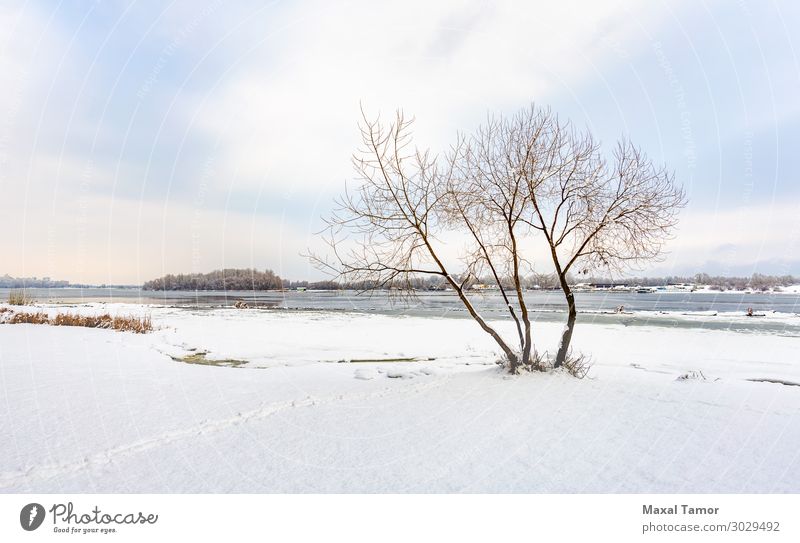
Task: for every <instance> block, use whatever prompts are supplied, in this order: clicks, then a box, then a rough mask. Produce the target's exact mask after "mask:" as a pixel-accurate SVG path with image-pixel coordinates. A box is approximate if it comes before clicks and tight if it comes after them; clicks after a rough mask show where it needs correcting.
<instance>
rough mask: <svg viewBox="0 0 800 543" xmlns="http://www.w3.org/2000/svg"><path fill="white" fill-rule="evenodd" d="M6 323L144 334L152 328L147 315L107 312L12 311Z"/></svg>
mask: <svg viewBox="0 0 800 543" xmlns="http://www.w3.org/2000/svg"><path fill="white" fill-rule="evenodd" d="M6 322H7V323H8V324H49V325H51V326H82V327H84V328H109V329H111V330H119V331H121V332H134V333H136V334H145V333H147V332H151V331H152V330H153V322H152V320H151V319H150V317H149V316H144V317H134V316H118V317H112V316H111V315H109V314H108V313H104V314H102V315H76V314H72V313H59V314H57V315H55V316H54V317H50V316H48V315H47V314H46V313H43V312H41V311H40V312H38V313H25V312H20V313H14V314H13V315H12V316H11V318H10V319H7V320H6Z"/></svg>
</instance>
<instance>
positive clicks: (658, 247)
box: [506, 107, 686, 367]
mask: <svg viewBox="0 0 800 543" xmlns="http://www.w3.org/2000/svg"><path fill="white" fill-rule="evenodd" d="M520 115H521V116H522V117H523V118H530V119H533V120H535V123H533V124H532V125H531V126H532V127H535V129H531V130H530V131H529V135H528V138H529V140H530V141H531V142H535V143H534V144H532V146H531V147H532V149H533V154H534V155H535V157H534V158H533V159H531V160H528V161H527V163H526V164H525V165H524V166H521V167H524V168H525V172H524V174H523V175H524V177H525V179H526V183H527V187H528V192H527V194H526V196H527V200H528V201H529V203H530V205H529V210H530V213H529V214H528V215H526V216H525V220H527V221H528V222H529V224H530V226H531V227H532V228H534V229H535V230H538V231H539V232H540V233H541V234H542V235H543V237H544V239H545V241H546V244H547V248H548V250H549V252H550V257H551V260H552V264H553V267H554V268H555V272H556V275H557V277H558V280H559V284H560V286H561V289H562V291H563V293H564V296H565V298H566V302H567V311H568V315H567V325H566V327H565V328H564V332H563V334H562V337H561V342H560V344H559V347H558V351H557V353H556V358H555V362H554V364H553V365H554V367H559V366H561V365H562V364H564V362H565V360H566V359H567V356H568V353H569V347H570V342H571V340H572V333H573V330H574V328H575V321H576V318H577V308H576V305H575V296H574V294H573V292H572V288H571V286H570V284H569V281H568V274H569V273H570V272H571V271H572V270H573V269H577V271H578V272H579V273H584V274H585V273H588V272H589V271H590V270H592V269H596V268H605V269H607V270H609V271H611V272H619V271H622V270H624V269H625V268H628V267H631V266H635V265H637V264H640V263H642V262H645V261H648V260H652V259H655V258H657V257H658V256H659V255H660V254H661V251H662V247H663V244H664V242H665V241H666V240H667V239H668V238H669V236H670V234H671V231H672V229H673V227H674V226H675V225H676V223H677V218H678V211H679V210H680V208H682V207H683V206H684V205H685V203H686V197H685V194H684V192H683V190H682V189H681V188H680V187H678V186H676V184H675V181H674V175H673V174H672V173H671V172H669V171H668V170H667V169H666V168H664V167H659V166H656V165H654V164H653V162H652V161H651V160H649V159H648V158H647V157H646V155H645V154H644V153H643V152H641V151H640V150H639V149H637V148H636V147H634V146H633V145H632V144H631V143H630V142H628V141H622V142H620V143H619V144H618V145H617V147H616V150H615V151H614V153H613V156H612V157H611V160H610V164H609V162H608V161H606V160H605V159H604V158H603V156H602V154H601V152H600V146H599V144H598V143H597V142H596V141H595V140H594V138H593V137H592V135H591V134H590V133H589V132H588V131H584V132H580V131H577V130H575V129H574V128H573V127H572V126H571V125H570V124H569V123H568V122H561V121H559V119H558V117H557V116H556V115H554V114H553V113H552V112H551V111H550V110H548V109H541V108H535V107H531V108H530V109H528V110H525V111H523V112H522V113H520ZM506 137H507V138H508V139H514V140H515V139H516V138H518V135H517V134H512V133H510V132H509V133H508V134H507V136H506Z"/></svg>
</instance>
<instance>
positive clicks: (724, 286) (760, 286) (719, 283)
mask: <svg viewBox="0 0 800 543" xmlns="http://www.w3.org/2000/svg"><path fill="white" fill-rule="evenodd" d="M580 282H581V283H603V284H609V283H615V284H620V285H630V286H636V285H641V286H645V287H654V286H660V285H677V284H686V283H693V284H696V285H707V286H709V287H711V289H713V290H719V291H726V290H744V289H748V288H750V289H753V290H770V289H775V288H780V287H788V286H790V285H797V284H800V277H796V276H793V275H764V274H761V273H754V274H753V275H750V276H746V277H725V276H722V275H709V274H707V273H698V274H695V275H692V276H678V275H668V276H665V277H636V278H627V279H615V280H614V279H609V278H604V277H589V278H582V279H580Z"/></svg>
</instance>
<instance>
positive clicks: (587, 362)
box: [564, 350, 592, 379]
mask: <svg viewBox="0 0 800 543" xmlns="http://www.w3.org/2000/svg"><path fill="white" fill-rule="evenodd" d="M564 369H565V370H567V372H568V373H569V374H570V375H572V376H573V377H577V378H578V379H583V378H584V377H586V374H587V373H589V370H590V369H592V359H591V358H589V357H588V356H586V355H585V354H583V353H578V354H573V352H572V351H571V350H570V351H569V353H568V354H567V359H566V360H564Z"/></svg>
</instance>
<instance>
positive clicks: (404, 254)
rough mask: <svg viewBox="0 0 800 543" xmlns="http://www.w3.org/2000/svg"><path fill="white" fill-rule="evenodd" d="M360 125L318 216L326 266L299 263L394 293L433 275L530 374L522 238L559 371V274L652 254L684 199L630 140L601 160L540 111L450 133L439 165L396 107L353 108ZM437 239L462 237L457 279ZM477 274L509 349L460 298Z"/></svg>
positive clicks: (563, 281) (572, 311) (613, 266)
mask: <svg viewBox="0 0 800 543" xmlns="http://www.w3.org/2000/svg"><path fill="white" fill-rule="evenodd" d="M362 118H363V123H362V125H361V136H362V142H363V148H362V149H360V150H359V151H358V152H357V153H356V154H355V155H354V157H353V164H354V167H355V169H356V172H357V173H358V176H359V179H358V186H357V187H356V189H355V190H354V191H346V192H345V195H344V197H343V198H342V199H341V200H340V201H339V202H338V208H337V210H336V211H335V212H334V214H333V215H332V217H331V218H330V219H328V221H327V226H328V228H327V232H328V236H327V238H326V239H327V241H328V244H329V245H330V248H331V251H332V254H333V258H332V260H327V259H322V258H319V257H313V256H312V258H313V259H314V261H315V262H316V264H317V265H318V267H321V268H324V269H327V270H328V271H330V272H332V274H333V275H335V276H336V277H338V278H341V279H344V280H348V281H351V282H360V283H363V284H365V285H367V288H370V289H382V288H390V289H393V290H394V292H396V293H400V294H401V295H409V294H413V287H412V282H413V280H414V279H415V278H417V277H419V276H424V275H431V276H440V277H442V278H444V280H445V281H446V282H447V283H448V284H449V285H450V287H451V288H452V289H453V290H454V291H455V292H456V294H457V295H458V297H459V299H460V300H461V302H462V303H463V304H464V306H465V307H466V309H467V311H468V312H469V314H470V315H471V316H472V317H473V319H475V321H477V323H478V324H479V325H480V327H481V328H482V329H483V330H484V331H485V332H487V333H488V334H489V335H490V336H491V337H492V338H493V339H494V340H495V341H496V342H497V344H498V345H499V346H500V348H501V349H502V351H503V353H504V354H505V357H506V359H507V361H508V365H509V368H510V370H511V371H512V372H516V371H517V369H518V368H519V367H520V366H523V367H527V368H529V369H541V368H542V359H541V357H540V356H539V355H538V354H537V353H536V351H535V350H534V349H533V341H532V330H531V321H530V316H529V310H528V306H527V303H526V301H525V297H524V288H523V269H531V263H530V262H529V260H526V259H525V258H524V257H523V255H522V245H523V244H522V241H523V240H525V239H527V238H531V237H533V238H540V239H543V240H544V242H545V246H546V248H547V250H548V252H549V256H550V260H551V261H552V265H553V267H554V268H555V273H556V277H557V279H558V283H559V285H560V287H561V289H562V291H563V292H564V296H565V298H566V301H567V308H568V316H567V326H566V327H565V329H564V333H563V335H562V338H561V343H560V345H559V348H558V351H557V354H556V358H555V361H554V364H553V365H554V366H555V367H559V366H561V365H563V364H564V363H565V361H566V360H567V356H568V353H569V346H570V342H571V340H572V333H573V330H574V326H575V321H576V317H577V308H576V305H575V297H574V294H573V292H572V289H571V287H570V280H569V277H570V274H571V273H574V270H575V269H577V270H578V271H579V272H583V273H588V271H589V270H590V269H593V268H599V267H602V268H606V269H609V270H611V271H615V270H616V271H618V270H621V269H624V268H626V267H628V266H632V265H635V264H637V263H640V262H643V261H646V260H650V259H653V258H656V257H657V256H658V255H659V254H660V252H661V248H662V245H663V242H664V241H665V240H666V239H667V237H668V236H669V234H670V232H671V230H672V228H673V227H674V226H675V224H676V221H677V212H678V210H679V209H680V208H681V207H682V206H683V205H684V204H685V196H684V193H683V191H682V190H681V189H680V188H678V187H676V185H675V183H674V177H673V175H672V174H671V173H670V172H668V171H667V170H666V169H664V168H658V167H656V166H654V165H653V163H652V162H651V161H650V160H649V159H647V157H646V156H645V155H644V154H643V153H642V152H641V151H639V150H638V149H637V148H635V147H634V146H633V145H631V144H630V143H628V142H622V143H620V144H619V145H618V146H617V148H616V151H615V152H614V154H613V156H612V157H611V159H610V160H609V161H607V160H605V159H604V158H603V155H602V154H601V152H600V146H599V144H598V143H597V142H596V141H595V140H594V139H593V138H592V136H591V134H589V133H588V132H579V131H576V130H574V129H573V128H572V126H571V125H570V124H569V123H564V122H560V121H559V119H558V117H557V116H556V115H555V114H553V113H552V112H551V111H550V110H549V109H542V108H536V107H534V106H531V107H530V108H528V109H525V110H523V111H521V112H519V113H518V114H517V115H515V116H513V117H511V118H503V117H499V118H490V119H489V120H488V121H487V123H486V124H485V125H484V126H482V127H481V128H479V129H478V130H477V131H476V132H475V134H473V135H472V136H470V137H464V136H460V137H459V138H458V140H457V142H456V144H455V145H454V146H453V147H452V149H451V150H450V152H449V153H448V155H447V156H446V157H445V158H444V159H439V158H438V157H434V156H431V155H430V153H429V152H428V151H420V150H418V149H416V148H413V149H412V145H411V132H410V128H411V124H412V121H409V120H406V119H405V118H404V116H403V114H402V113H400V112H398V114H397V116H396V118H395V120H394V122H393V123H391V124H389V125H388V126H384V125H382V124H381V123H380V121H379V120H376V121H370V120H368V119H367V118H366V116H365V115H364V114H363V112H362ZM445 232H447V233H452V232H457V233H460V235H461V236H462V237H463V238H465V239H466V240H467V248H466V250H465V251H464V252H463V254H462V255H461V262H462V264H463V270H462V273H460V274H458V275H454V274H452V273H450V271H449V270H448V266H449V265H450V264H448V263H446V262H445V259H444V258H443V253H442V247H443V244H442V242H441V240H440V239H439V237H437V236H439V235H441V234H442V233H445ZM353 238H355V239H353ZM487 274H488V275H490V276H491V277H492V278H493V279H494V281H495V282H496V284H497V286H498V288H499V290H500V294H501V296H502V297H503V300H504V302H505V304H506V308H507V310H508V313H509V315H510V316H511V318H512V320H513V321H514V323H515V325H516V331H517V336H518V337H517V339H518V342H519V349H518V350H516V349H514V348H512V347H511V346H510V344H509V343H508V342H506V341H505V340H504V339H503V338H502V337H501V335H500V334H499V333H498V332H497V331H496V330H495V329H494V328H493V327H492V326H490V325H489V324H488V323H487V322H486V321H485V320H484V319H483V318H482V317H481V316H480V315H479V314H478V312H477V311H476V310H475V307H474V305H473V303H472V301H471V300H470V297H469V295H468V290H467V286H468V285H469V283H470V281H471V280H475V279H477V278H479V277H484V276H486V275H487ZM456 277H457V278H456ZM582 365H583V362H580V363H578V362H577V361H576V364H575V367H581V366H582Z"/></svg>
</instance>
